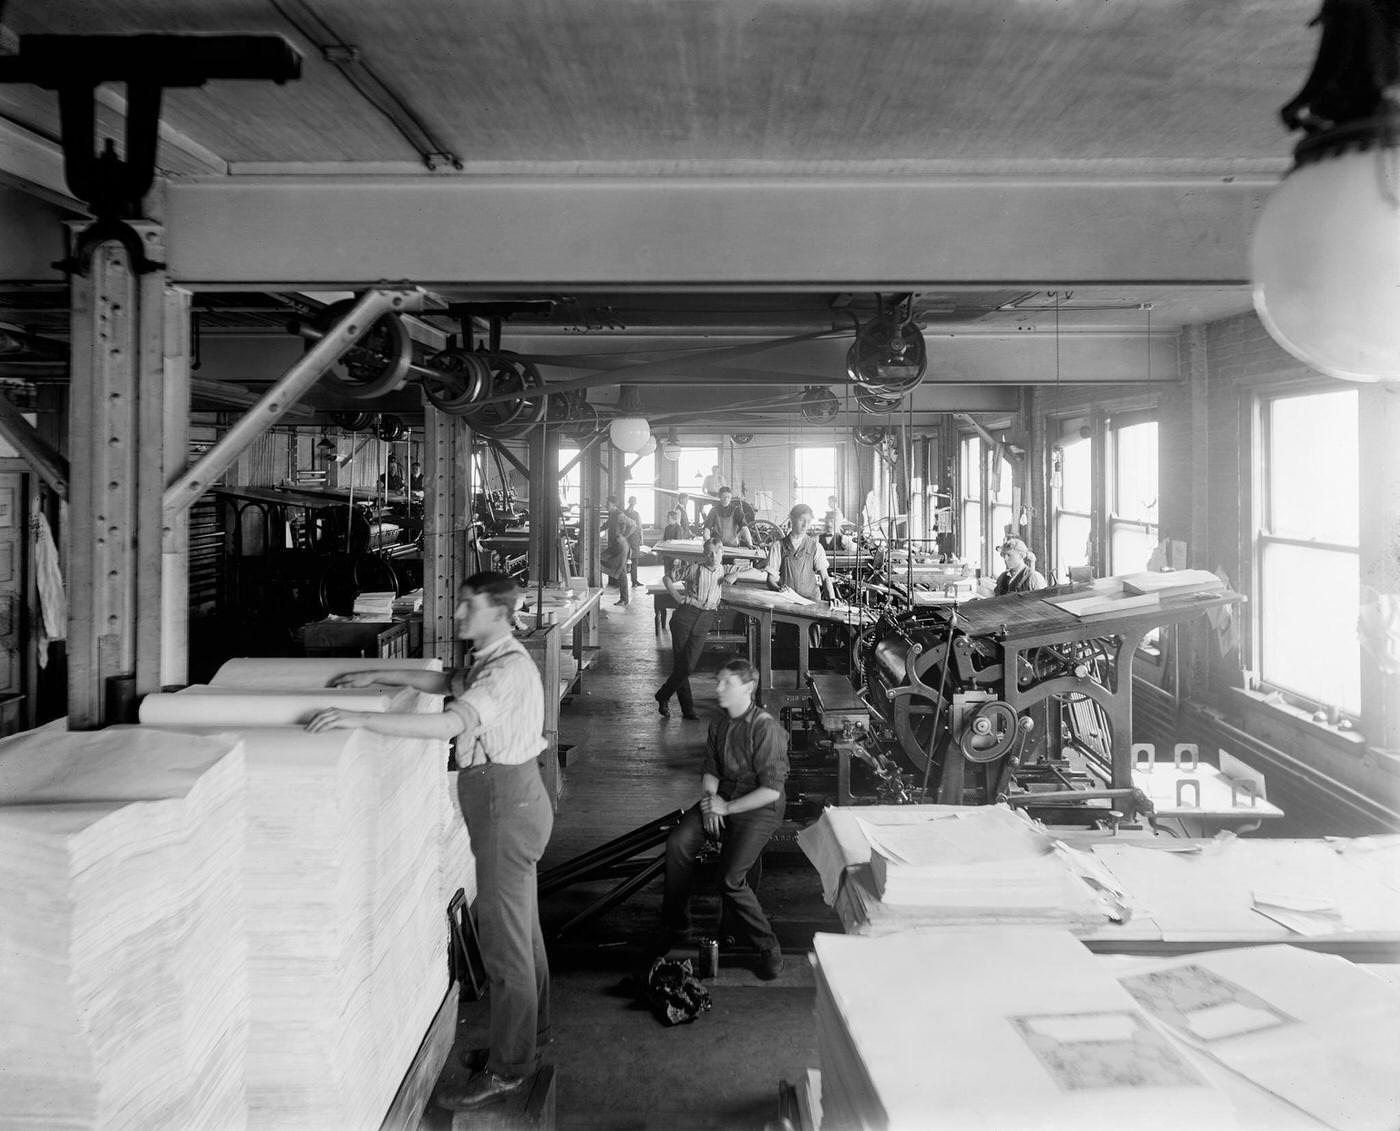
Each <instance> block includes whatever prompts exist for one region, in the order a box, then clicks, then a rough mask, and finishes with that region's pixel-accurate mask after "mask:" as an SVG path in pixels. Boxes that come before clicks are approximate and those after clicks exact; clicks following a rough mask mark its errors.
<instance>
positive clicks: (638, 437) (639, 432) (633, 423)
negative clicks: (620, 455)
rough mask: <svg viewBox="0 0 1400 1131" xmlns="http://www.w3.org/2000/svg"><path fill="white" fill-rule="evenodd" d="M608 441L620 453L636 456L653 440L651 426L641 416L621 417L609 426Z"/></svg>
mask: <svg viewBox="0 0 1400 1131" xmlns="http://www.w3.org/2000/svg"><path fill="white" fill-rule="evenodd" d="M608 439H610V440H611V441H612V442H613V447H615V448H617V449H618V450H619V451H624V452H632V453H633V454H635V453H637V452H640V451H641V450H642V445H644V444H645V443H646V442H647V441H648V440H649V439H651V425H650V424H648V423H647V422H646V420H645V419H644V418H643V417H640V416H619V417H618V418H617V419H616V420H614V421H613V422H612V423H611V424H609V425H608Z"/></svg>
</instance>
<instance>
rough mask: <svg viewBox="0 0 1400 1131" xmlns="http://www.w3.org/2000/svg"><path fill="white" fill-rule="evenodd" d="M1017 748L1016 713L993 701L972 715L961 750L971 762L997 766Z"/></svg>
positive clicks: (968, 721)
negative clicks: (1000, 759)
mask: <svg viewBox="0 0 1400 1131" xmlns="http://www.w3.org/2000/svg"><path fill="white" fill-rule="evenodd" d="M1015 745H1016V709H1015V708H1014V707H1012V706H1011V704H1010V703H1005V702H1003V701H1002V700H1000V699H993V700H991V701H990V702H988V703H983V704H982V705H981V706H980V707H978V708H977V710H975V711H974V712H973V713H972V717H971V718H970V719H968V720H967V726H966V727H964V728H963V732H962V737H961V738H959V739H958V746H959V747H960V748H961V750H962V752H963V757H964V758H966V759H967V760H968V761H969V762H995V761H996V760H997V759H998V758H1001V757H1004V756H1005V755H1006V754H1008V753H1010V751H1011V748H1012V747H1013V746H1015Z"/></svg>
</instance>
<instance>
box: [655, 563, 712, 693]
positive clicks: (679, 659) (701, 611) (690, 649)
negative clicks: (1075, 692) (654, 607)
mask: <svg viewBox="0 0 1400 1131" xmlns="http://www.w3.org/2000/svg"><path fill="white" fill-rule="evenodd" d="M723 554H724V547H723V545H722V544H721V543H720V541H719V539H718V538H713V537H712V538H711V539H710V541H708V542H706V543H705V560H704V561H702V562H697V563H695V564H694V565H691V566H690V567H688V568H687V569H686V570H685V572H684V573H683V574H682V580H677V579H676V578H674V577H670V576H666V577H663V578H662V579H661V580H662V583H663V584H664V585H665V586H666V592H667V593H669V594H670V595H671V597H672V599H673V600H674V601H675V602H676V611H675V612H674V613H672V614H671V674H670V676H669V677H668V678H667V680H666V682H665V683H663V684H662V685H661V687H660V689H659V690H658V691H657V692H656V704H657V710H658V711H660V712H661V715H662V717H663V718H670V717H671V705H670V700H671V696H672V695H674V696H676V698H678V699H679V700H680V701H681V717H682V718H686V719H698V718H699V717H700V716H699V715H697V714H696V713H695V699H694V697H693V696H692V695H691V692H690V673H691V672H693V671H694V670H695V666H696V664H698V663H699V662H700V655H701V653H702V652H704V650H705V637H706V636H708V635H709V632H710V629H711V628H712V627H714V623H715V610H716V609H718V608H719V599H720V584H721V582H723V580H724V569H723V567H722V566H721V564H720V563H721V561H722V560H723Z"/></svg>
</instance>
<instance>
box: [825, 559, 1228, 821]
mask: <svg viewBox="0 0 1400 1131" xmlns="http://www.w3.org/2000/svg"><path fill="white" fill-rule="evenodd" d="M1240 600H1242V598H1241V597H1240V596H1239V595H1238V594H1236V593H1232V592H1229V591H1227V590H1224V589H1223V588H1218V589H1215V590H1213V591H1209V592H1191V593H1182V594H1171V593H1170V592H1167V593H1162V594H1158V595H1155V596H1154V598H1153V599H1152V600H1150V601H1147V602H1145V601H1144V600H1143V599H1142V598H1140V597H1134V596H1133V595H1131V594H1125V593H1124V592H1123V589H1122V583H1121V581H1120V580H1118V579H1114V578H1106V579H1103V580H1102V581H1097V582H1092V583H1090V584H1089V585H1088V586H1084V585H1077V586H1061V587H1058V588H1053V589H1047V590H1042V591H1039V592H1034V593H1018V594H1011V595H1008V596H1004V597H993V598H987V599H985V600H979V601H971V602H967V603H961V604H959V603H948V604H944V605H937V606H928V607H916V608H913V609H903V610H900V609H895V608H887V609H885V610H883V611H882V612H881V613H880V615H879V618H878V620H877V621H876V622H875V624H873V625H872V626H870V627H868V628H866V629H864V630H863V631H862V632H861V634H860V639H859V642H858V646H857V661H856V667H857V669H858V670H856V671H854V672H853V673H852V675H851V678H850V679H849V680H847V679H846V678H844V677H841V676H836V675H830V674H827V675H815V674H814V675H809V676H808V679H807V682H808V684H809V686H810V687H811V690H812V701H813V707H814V710H815V713H816V717H817V721H818V722H819V723H820V725H821V728H822V730H823V731H825V732H826V734H827V735H828V736H829V737H830V738H831V739H832V747H833V750H834V752H835V753H836V755H837V758H838V763H839V764H838V802H839V803H841V804H849V803H851V801H852V800H853V795H852V792H851V765H852V762H855V763H860V764H864V765H865V766H867V767H868V768H869V769H870V770H871V771H873V774H874V778H875V794H876V799H878V800H880V801H884V802H892V803H908V802H910V801H919V800H925V801H936V802H938V803H942V804H970V805H978V804H990V803H992V802H996V801H1006V802H1008V803H1010V804H1012V805H1014V806H1021V807H1025V808H1027V809H1028V810H1029V811H1031V812H1032V814H1033V815H1034V816H1036V817H1038V818H1040V819H1041V820H1044V821H1047V822H1050V823H1056V824H1095V823H1099V822H1101V821H1104V820H1117V818H1118V816H1122V817H1125V818H1130V819H1131V818H1133V817H1134V816H1135V815H1146V816H1149V817H1150V816H1151V802H1150V801H1148V799H1147V797H1146V795H1145V794H1143V793H1142V792H1141V791H1140V790H1138V789H1136V788H1135V787H1134V783H1133V763H1132V658H1133V655H1134V653H1135V652H1136V651H1137V649H1138V646H1139V645H1140V644H1141V642H1142V640H1143V638H1144V636H1146V634H1147V633H1148V632H1150V631H1151V630H1153V629H1155V628H1160V627H1165V626H1170V625H1176V624H1180V623H1182V622H1185V621H1189V620H1192V619H1194V618H1196V617H1198V616H1201V615H1203V614H1204V613H1206V612H1207V611H1208V610H1210V609H1213V608H1219V607H1222V606H1225V605H1229V604H1231V603H1233V602H1236V601H1240Z"/></svg>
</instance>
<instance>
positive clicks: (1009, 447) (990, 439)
mask: <svg viewBox="0 0 1400 1131" xmlns="http://www.w3.org/2000/svg"><path fill="white" fill-rule="evenodd" d="M956 416H957V418H958V419H959V420H961V421H962V422H963V423H964V424H966V425H968V426H969V427H970V428H971V429H972V430H973V431H974V432H976V433H977V435H979V436H981V437H982V439H983V440H985V441H986V442H987V443H989V444H990V445H991V446H992V449H993V450H994V451H1002V450H1005V451H1006V453H1007V454H1008V455H1009V456H1011V458H1012V459H1024V458H1025V455H1026V449H1025V448H1022V447H1018V446H1017V445H1015V444H1004V443H1002V442H1001V441H1000V440H998V439H997V438H996V437H995V436H993V435H992V434H991V433H990V432H988V431H987V429H986V428H984V427H983V426H982V425H981V424H979V423H977V421H975V420H973V419H972V417H970V416H968V415H967V413H965V412H959V413H957V414H956Z"/></svg>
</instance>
